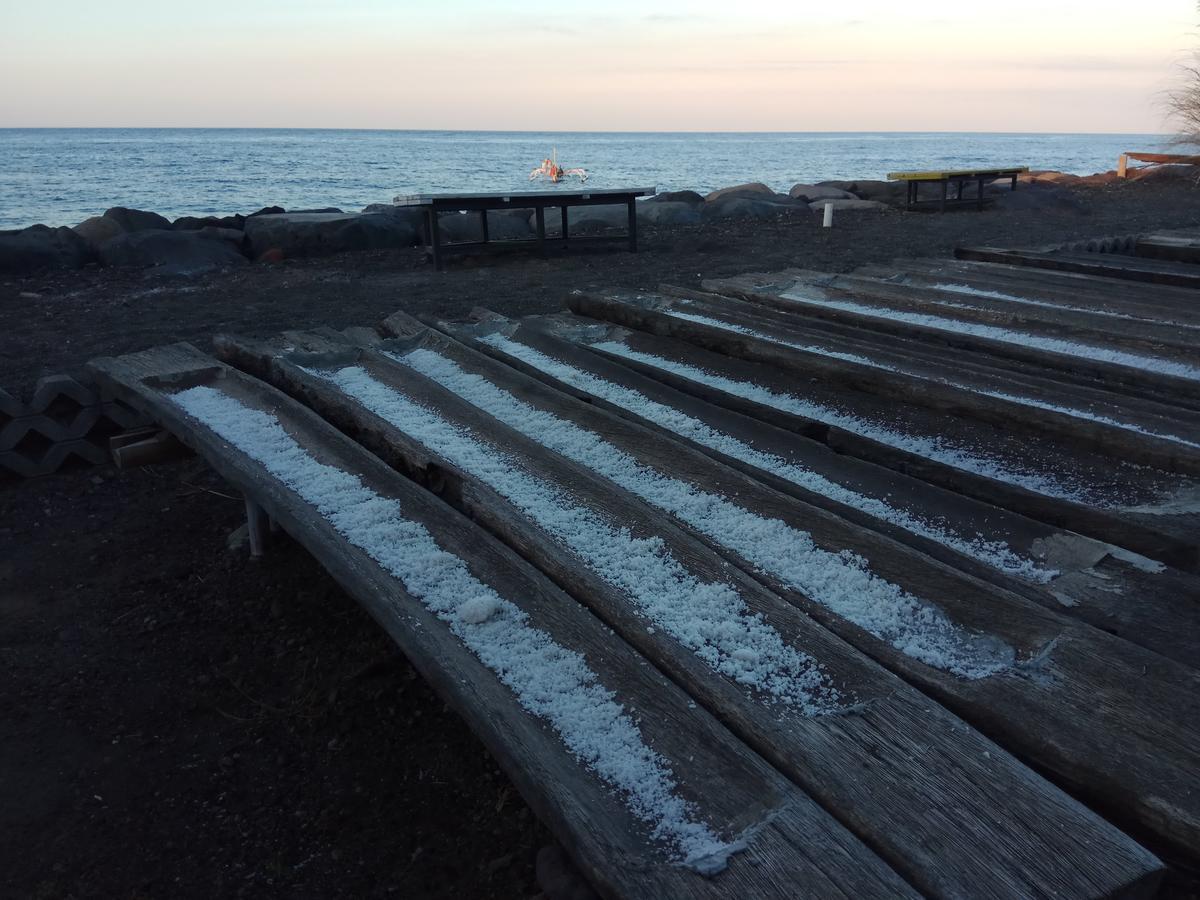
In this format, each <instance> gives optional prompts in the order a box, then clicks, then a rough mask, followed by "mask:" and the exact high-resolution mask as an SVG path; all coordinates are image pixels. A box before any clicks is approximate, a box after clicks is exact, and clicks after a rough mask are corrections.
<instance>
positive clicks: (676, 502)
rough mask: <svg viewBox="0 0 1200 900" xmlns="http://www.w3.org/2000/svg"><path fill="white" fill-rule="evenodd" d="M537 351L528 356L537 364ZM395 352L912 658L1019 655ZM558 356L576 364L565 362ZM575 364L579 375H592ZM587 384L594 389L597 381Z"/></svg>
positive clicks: (753, 662) (533, 411) (781, 528)
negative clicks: (593, 383)
mask: <svg viewBox="0 0 1200 900" xmlns="http://www.w3.org/2000/svg"><path fill="white" fill-rule="evenodd" d="M510 343H511V342H510ZM515 346H516V347H517V348H524V350H525V351H529V353H530V354H536V353H537V352H536V351H533V350H532V348H529V347H527V346H526V345H523V344H520V345H515ZM505 349H507V345H506V346H505ZM537 357H540V362H539V363H536V364H539V365H541V364H548V362H550V360H549V358H548V357H544V356H543V355H541V354H537ZM537 357H535V356H533V355H530V356H528V357H522V358H524V359H526V361H530V362H532V361H533V360H534V359H535V358H537ZM393 358H394V359H396V360H398V361H400V362H403V363H405V364H406V365H409V366H411V367H413V368H414V369H416V370H417V371H419V372H421V373H422V374H424V375H425V376H426V377H428V378H431V379H433V380H435V381H437V382H438V383H439V384H441V385H442V386H443V387H446V388H447V389H449V390H451V391H453V392H454V393H456V394H458V395H459V396H461V397H463V398H464V399H466V400H468V401H469V402H471V403H472V404H474V405H475V406H477V407H479V408H480V409H482V410H483V411H484V412H487V413H489V414H490V415H492V416H495V417H496V418H497V419H499V420H500V421H502V422H504V423H505V424H507V425H509V426H510V427H512V428H514V429H516V430H517V431H520V432H521V433H522V434H524V435H526V436H527V437H529V438H531V439H533V440H535V441H537V442H539V443H541V444H542V445H543V446H545V447H547V448H549V449H551V450H555V451H557V452H559V453H561V454H563V455H564V456H566V457H567V458H569V459H572V460H575V461H576V462H578V463H580V464H581V465H583V466H586V467H587V468H589V469H591V470H593V471H595V472H597V473H598V474H600V475H603V476H604V477H606V478H608V479H610V480H611V481H613V482H615V483H616V484H618V485H620V486H621V487H624V488H626V489H627V490H629V491H630V492H632V493H634V494H636V495H637V496H639V497H642V498H643V499H644V500H646V501H647V502H649V503H651V504H652V505H654V506H656V507H658V508H660V509H663V510H665V511H666V512H668V513H671V514H672V515H675V516H676V517H678V518H679V519H680V520H681V521H683V522H684V523H685V524H687V525H690V526H691V527H693V528H695V529H696V530H698V531H700V532H701V533H702V534H705V535H706V536H708V537H709V538H711V539H713V540H714V541H716V542H718V543H719V544H721V545H723V546H726V547H728V548H730V549H731V550H733V551H734V552H735V553H737V554H738V555H740V556H741V557H742V558H743V559H746V560H747V561H749V562H751V563H752V564H754V565H757V566H758V567H760V568H761V569H762V570H764V571H767V572H770V573H771V574H773V575H775V576H776V577H778V578H779V579H780V580H781V581H782V582H784V583H785V584H788V585H789V586H791V587H794V588H795V589H796V590H799V591H801V592H803V593H804V594H805V595H806V596H808V597H809V598H811V599H812V600H814V601H815V602H817V603H820V604H822V605H825V606H827V607H828V608H829V609H831V610H832V611H833V612H835V613H837V614H838V615H840V616H842V617H843V618H846V619H848V620H850V621H852V622H855V623H856V624H858V625H860V626H862V627H863V628H865V629H867V630H868V631H870V632H871V633H872V634H874V635H876V636H877V637H880V638H881V639H883V640H886V641H888V642H889V643H891V644H892V645H893V646H895V647H896V648H897V649H900V650H902V651H903V652H905V653H907V654H909V655H910V656H912V657H913V658H914V659H918V660H920V661H921V662H924V663H926V664H927V665H930V666H933V667H936V668H939V669H943V670H945V671H949V672H952V673H954V674H956V675H960V676H963V677H966V678H982V677H986V676H988V675H992V674H995V673H996V672H999V671H1001V670H1003V669H1004V668H1006V667H1008V666H1009V665H1011V663H1012V661H1013V652H1012V650H1011V648H1009V647H1007V646H1005V645H1003V644H1002V643H1001V642H999V641H996V640H994V639H991V638H986V637H978V636H974V635H969V634H967V633H966V632H964V631H963V630H962V629H959V628H957V627H956V626H955V625H954V624H953V623H952V622H951V621H950V620H949V619H948V618H946V616H945V615H944V614H942V613H941V612H940V611H939V610H937V609H936V608H934V607H931V606H929V605H928V604H925V603H923V602H921V601H920V600H918V599H917V598H915V597H913V596H912V595H910V594H908V593H907V592H905V591H903V590H901V589H900V588H899V587H897V586H896V585H894V584H891V583H889V582H887V581H885V580H884V579H882V578H879V577H878V576H876V575H875V574H874V573H872V572H871V571H870V569H869V566H868V565H867V563H866V561H865V560H863V559H861V558H860V557H857V556H855V555H854V554H851V553H846V552H844V551H843V552H841V553H832V552H830V551H827V550H823V549H821V548H820V547H817V546H816V545H815V543H814V542H813V540H812V536H811V535H810V534H808V533H807V532H804V531H800V530H799V529H795V528H791V527H790V526H788V525H787V524H786V523H784V522H781V521H779V520H778V519H766V518H764V517H762V516H759V515H758V514H756V513H754V512H752V511H750V510H748V509H745V508H743V507H741V506H738V505H737V504H736V503H734V502H733V501H731V500H729V499H727V498H725V497H722V496H720V495H718V494H714V493H709V492H706V491H702V490H700V489H699V488H697V487H695V486H694V485H692V484H689V483H687V482H684V481H680V480H678V479H676V478H673V477H671V476H670V474H669V473H666V472H662V471H660V470H657V469H654V468H651V467H649V466H646V465H643V464H641V463H640V462H639V461H638V460H637V459H635V458H634V457H632V456H631V455H629V454H628V453H625V452H624V451H622V450H621V449H619V448H618V447H615V446H614V445H612V444H610V443H609V442H607V441H605V440H604V439H603V438H602V437H600V436H599V435H597V434H595V433H593V432H590V431H587V430H586V429H584V428H581V427H579V426H578V425H575V424H574V423H573V422H569V421H567V420H565V419H562V418H559V417H557V416H555V415H553V414H551V413H549V412H546V411H544V410H540V409H537V408H536V407H533V406H531V405H530V404H527V403H525V402H524V401H521V400H518V399H517V398H516V397H514V396H513V395H512V394H510V393H508V392H507V391H504V390H502V389H501V388H499V387H497V386H496V385H494V384H492V383H491V382H490V381H488V380H487V379H486V378H483V377H481V376H479V375H475V374H471V373H468V372H466V371H464V370H463V369H462V368H461V367H460V366H458V365H457V363H455V362H454V361H452V360H450V359H447V358H445V357H443V356H441V355H439V354H437V353H435V352H433V351H430V350H416V351H413V352H410V353H408V354H405V355H393ZM553 362H554V363H555V365H556V366H559V367H563V368H569V367H566V364H565V363H561V362H560V361H557V360H553ZM556 371H557V370H556ZM571 371H572V372H574V373H576V374H577V375H578V376H580V377H587V378H591V377H592V376H587V375H586V374H585V373H582V372H579V371H578V370H574V369H572V370H571ZM596 380H597V381H598V380H599V379H596ZM588 383H589V389H591V387H590V385H591V382H588ZM605 384H607V382H605ZM639 396H640V395H639ZM647 402H649V401H647ZM708 615H709V620H710V622H709V625H708V627H710V628H719V629H720V630H721V631H722V632H729V631H730V630H731V628H732V624H733V623H732V622H730V621H729V620H728V619H726V620H724V621H723V620H722V619H721V613H720V611H719V610H717V609H712V610H711V612H709V614H708ZM733 634H735V635H736V634H737V632H736V631H735V632H733ZM723 646H725V647H727V648H728V649H729V651H730V652H731V655H732V658H733V661H734V662H736V663H738V664H740V665H741V666H744V667H747V668H748V669H761V668H762V667H763V666H766V665H770V664H772V663H773V658H772V656H769V655H767V654H765V653H764V651H766V650H771V651H772V652H773V651H774V647H775V645H774V643H773V641H772V642H766V641H762V640H760V641H758V642H744V643H743V645H742V646H737V645H736V644H731V643H728V642H725V643H724V644H723Z"/></svg>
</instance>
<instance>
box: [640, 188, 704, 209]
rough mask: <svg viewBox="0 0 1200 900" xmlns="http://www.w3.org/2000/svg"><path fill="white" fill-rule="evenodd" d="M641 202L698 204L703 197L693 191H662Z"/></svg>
mask: <svg viewBox="0 0 1200 900" xmlns="http://www.w3.org/2000/svg"><path fill="white" fill-rule="evenodd" d="M642 202H643V203H690V204H693V205H696V206H699V205H700V204H701V203H703V202H704V197H703V196H701V195H700V194H697V193H696V192H695V191H663V192H662V193H661V194H655V195H654V196H653V197H648V198H646V199H645V200H643V201H642Z"/></svg>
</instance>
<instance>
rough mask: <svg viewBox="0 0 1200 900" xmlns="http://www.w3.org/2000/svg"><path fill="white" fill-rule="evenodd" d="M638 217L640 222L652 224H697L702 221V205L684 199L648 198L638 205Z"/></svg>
mask: <svg viewBox="0 0 1200 900" xmlns="http://www.w3.org/2000/svg"><path fill="white" fill-rule="evenodd" d="M697 196H699V194H697ZM637 217H638V221H639V222H648V223H649V224H651V225H696V224H698V223H699V222H700V206H699V205H698V204H695V203H689V202H686V201H682V200H660V201H658V202H657V203H651V202H650V201H648V200H647V201H645V202H643V203H639V204H638V205H637Z"/></svg>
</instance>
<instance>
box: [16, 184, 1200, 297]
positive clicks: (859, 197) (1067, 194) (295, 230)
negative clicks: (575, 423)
mask: <svg viewBox="0 0 1200 900" xmlns="http://www.w3.org/2000/svg"><path fill="white" fill-rule="evenodd" d="M1129 177H1130V179H1131V180H1142V179H1155V180H1159V179H1186V178H1191V179H1193V180H1194V179H1195V177H1196V168H1195V167H1193V166H1159V167H1154V168H1150V169H1142V170H1134V171H1131V172H1130V176H1129ZM1019 180H1020V182H1021V187H1022V189H1021V190H1018V191H1016V192H1010V191H1009V190H1008V188H1007V186H994V187H992V188H990V189H989V193H990V194H991V195H992V201H993V206H994V207H999V208H1005V209H1020V210H1029V209H1042V208H1056V209H1070V208H1071V207H1073V206H1075V205H1076V202H1075V200H1074V198H1073V196H1072V193H1071V191H1070V190H1069V189H1070V188H1074V187H1086V186H1102V185H1109V184H1112V183H1113V182H1115V181H1117V180H1118V176H1117V173H1116V172H1107V173H1102V174H1099V175H1092V176H1086V177H1081V176H1076V175H1068V174H1065V173H1062V172H1031V173H1029V174H1028V175H1025V176H1022V177H1021V178H1020V179H1019ZM904 192H905V186H904V184H903V183H898V182H887V181H868V180H864V181H825V182H821V183H819V184H803V183H802V184H796V185H793V186H792V187H791V188H790V189H789V190H788V191H787V192H786V193H779V192H776V191H775V190H774V189H773V188H771V187H769V186H768V185H765V184H762V183H761V182H754V183H750V184H741V185H736V186H733V187H728V188H723V189H721V190H716V191H712V192H711V193H709V194H707V195H701V194H699V193H696V192H695V191H671V192H666V193H662V194H658V195H656V196H654V197H650V198H647V199H646V200H644V201H640V202H639V203H638V219H639V222H640V223H644V224H647V225H654V226H663V225H666V226H679V225H698V224H701V223H703V222H707V221H712V220H722V219H746V220H762V219H769V218H775V217H779V216H785V215H786V216H796V215H813V216H815V215H818V214H820V213H821V212H822V211H823V209H824V207H825V206H826V205H829V204H832V205H833V207H834V208H835V209H836V210H850V211H862V212H868V211H876V212H878V211H886V210H892V209H902V208H903V204H904ZM626 215H627V212H626V209H625V207H624V206H591V207H582V208H578V209H576V210H575V211H573V215H572V222H571V228H572V231H573V232H574V231H576V230H577V231H579V232H584V233H586V232H589V231H597V230H603V229H606V228H621V227H624V225H625V217H626ZM532 216H533V211H532V210H509V211H502V212H493V213H490V214H489V219H488V222H489V230H490V233H491V236H492V237H493V238H496V239H507V240H517V239H521V238H532V237H533V235H534V230H533V222H532ZM554 219H555V217H551V221H548V222H547V230H548V231H550V232H551V233H553V232H554V231H555V229H557V228H558V225H557V222H556V221H554ZM424 228H425V226H424V221H423V217H422V213H421V212H420V211H419V210H415V209H411V208H406V207H399V206H394V205H392V204H386V203H374V204H371V205H370V206H367V207H365V208H364V209H363V210H361V211H359V212H347V211H344V210H341V209H336V208H324V209H305V210H285V209H283V208H281V207H277V206H271V207H265V208H263V209H260V210H258V211H257V212H254V213H250V214H249V215H230V216H220V217H218V216H207V217H196V216H183V217H180V218H177V219H175V220H174V221H171V220H170V219H167V218H166V217H164V216H161V215H159V214H158V213H155V212H149V211H144V210H136V209H127V208H125V207H114V208H112V209H109V210H107V211H106V212H104V213H103V214H101V215H98V216H93V217H92V218H90V219H87V220H85V221H83V222H80V223H79V224H78V225H74V226H71V227H58V228H53V227H48V226H45V225H33V226H30V227H28V228H24V229H19V230H14V231H0V273H8V274H16V275H23V274H29V273H32V272H37V271H41V270H46V269H80V268H83V267H85V266H106V267H122V268H133V269H150V270H153V271H154V272H155V273H158V274H164V275H183V276H190V275H199V274H203V273H206V272H211V271H214V270H219V269H227V268H231V267H235V266H241V265H245V264H247V263H250V262H281V261H283V260H285V259H301V258H310V257H317V256H327V255H331V254H335V253H344V252H349V251H365V250H384V249H395V248H404V247H411V246H414V245H416V244H418V243H421V242H422V241H423V239H424ZM439 228H440V231H441V235H442V239H443V240H445V241H469V240H477V239H478V238H479V218H478V215H477V214H473V213H471V214H461V215H444V216H442V217H441V220H440V222H439Z"/></svg>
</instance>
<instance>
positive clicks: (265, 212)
mask: <svg viewBox="0 0 1200 900" xmlns="http://www.w3.org/2000/svg"><path fill="white" fill-rule="evenodd" d="M285 212H287V210H286V209H284V208H283V207H282V206H264V207H263V208H262V209H260V210H258V212H252V213H250V215H248V216H246V218H247V219H249V218H252V217H254V216H278V215H282V214H283V213H285Z"/></svg>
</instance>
